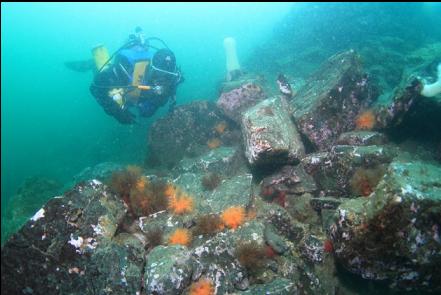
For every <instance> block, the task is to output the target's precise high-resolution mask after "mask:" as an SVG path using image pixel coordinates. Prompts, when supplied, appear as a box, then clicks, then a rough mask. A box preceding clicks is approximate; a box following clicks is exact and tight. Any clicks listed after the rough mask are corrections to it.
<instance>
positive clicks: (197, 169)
mask: <svg viewBox="0 0 441 295" xmlns="http://www.w3.org/2000/svg"><path fill="white" fill-rule="evenodd" d="M245 161H246V160H245V158H244V157H243V154H242V151H241V150H239V149H238V148H236V147H219V148H216V149H212V150H210V151H208V152H207V153H205V154H203V155H201V156H199V157H197V158H184V159H182V160H181V161H180V162H179V163H178V165H177V166H176V167H175V168H174V169H173V171H172V174H173V175H174V176H175V177H178V176H179V175H181V174H184V173H198V174H205V173H216V174H219V175H225V176H231V175H234V174H235V173H236V172H237V171H238V170H239V169H240V168H241V167H243V166H245V165H246V162H245Z"/></svg>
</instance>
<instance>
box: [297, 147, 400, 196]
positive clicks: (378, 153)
mask: <svg viewBox="0 0 441 295" xmlns="http://www.w3.org/2000/svg"><path fill="white" fill-rule="evenodd" d="M395 155H396V150H395V149H394V148H393V147H391V146H381V145H368V146H351V145H336V146H333V147H332V149H331V150H330V151H329V152H320V153H313V154H309V155H307V156H306V157H304V158H303V159H302V165H303V167H304V169H305V171H306V172H307V173H308V174H310V175H311V176H312V177H313V178H314V180H315V181H316V183H317V185H318V189H319V191H320V194H321V195H323V196H336V197H354V196H360V195H368V194H369V193H370V192H372V191H373V190H374V189H375V186H376V184H377V183H378V181H379V180H380V178H381V176H382V174H383V173H384V168H385V166H387V165H388V164H389V163H390V162H391V161H392V159H393V158H394V156H395Z"/></svg>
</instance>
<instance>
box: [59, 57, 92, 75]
mask: <svg viewBox="0 0 441 295" xmlns="http://www.w3.org/2000/svg"><path fill="white" fill-rule="evenodd" d="M64 65H65V66H66V67H67V68H68V69H71V70H72V71H75V72H81V73H84V72H88V71H94V70H95V68H96V67H95V61H94V60H93V59H88V60H79V61H66V62H65V63H64Z"/></svg>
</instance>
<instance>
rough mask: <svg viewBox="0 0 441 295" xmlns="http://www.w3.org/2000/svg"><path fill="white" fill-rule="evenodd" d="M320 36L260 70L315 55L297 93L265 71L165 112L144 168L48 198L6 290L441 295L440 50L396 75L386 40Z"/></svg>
mask: <svg viewBox="0 0 441 295" xmlns="http://www.w3.org/2000/svg"><path fill="white" fill-rule="evenodd" d="M326 5H331V7H334V8H335V9H338V10H339V11H340V10H344V9H345V8H342V7H341V6H340V5H337V4H326ZM366 5H368V4H363V5H362V6H363V7H366ZM412 6H413V7H417V6H418V5H417V4H412ZM302 7H303V6H302ZM311 7H313V8H308V9H312V12H313V13H314V14H317V15H320V14H321V13H322V12H321V9H320V8H317V7H316V6H311ZM314 7H315V8H314ZM348 7H349V8H346V9H349V10H350V11H349V12H350V13H349V12H348V14H346V17H349V16H354V15H357V13H360V12H359V11H358V12H357V11H354V10H353V9H354V6H352V5H349V6H348ZM373 7H376V6H375V5H374V6H373ZM388 7H395V6H394V4H390V6H388ZM302 9H306V8H302ZM290 17H293V18H299V15H298V14H295V13H294V14H293V15H290ZM366 17H367V18H366V19H365V21H366V22H368V23H369V22H370V21H372V19H371V17H372V14H370V13H368V14H367V16H366ZM324 21H328V22H329V21H330V20H329V19H328V18H324ZM358 21H359V20H355V19H351V22H352V23H353V22H356V23H357V22H358ZM385 21H387V19H386V20H385ZM310 22H312V23H309V24H310V25H311V27H312V28H314V27H315V28H316V27H317V26H318V24H314V20H312V19H311V20H310ZM288 27H289V26H288ZM358 29H360V28H359V27H356V28H354V32H353V33H354V34H355V33H356V32H357V30H358ZM373 29H374V30H377V31H378V30H381V28H380V27H375V28H373ZM328 30H333V28H328ZM412 32H413V33H417V32H418V29H416V28H415V29H413V30H412ZM285 33H286V32H285ZM291 33H292V32H291ZM277 34H280V35H282V36H284V35H283V31H280V32H278V33H277V32H276V36H277ZM292 34H294V33H292ZM403 34H404V33H403ZM289 36H290V37H292V38H293V40H300V39H301V38H305V36H303V37H302V36H293V35H289ZM335 36H337V37H338V36H340V37H341V35H335ZM354 36H358V35H356V34H355V35H354ZM358 37H360V36H358ZM358 37H357V38H356V39H357V40H359V39H358ZM401 37H403V36H401ZM386 39H387V38H386ZM386 39H384V40H386ZM369 40H370V41H371V42H373V40H371V39H369ZM384 40H383V41H384ZM307 41H308V42H306V41H305V44H306V45H308V46H309V47H308V48H309V51H307V50H305V51H301V52H296V53H293V54H289V52H291V51H289V48H288V47H289V46H288V45H286V46H284V45H283V44H279V45H280V51H279V52H278V54H279V55H278V56H277V58H275V59H274V60H273V62H274V64H271V65H268V64H267V62H268V58H265V59H262V60H265V62H263V63H261V64H260V66H262V67H263V68H265V67H266V68H265V69H263V72H264V73H265V74H266V75H271V73H272V70H273V69H274V68H277V69H279V68H282V67H290V71H288V74H290V73H292V72H294V71H295V69H293V68H292V67H294V66H296V67H297V66H299V65H302V64H303V63H305V62H306V61H308V59H307V58H306V57H307V56H309V58H310V59H312V60H313V61H314V62H310V63H309V68H302V71H303V72H300V73H299V75H300V76H301V77H300V79H298V80H296V81H300V80H302V81H303V82H302V83H301V85H300V84H298V85H297V84H294V89H295V90H296V91H294V93H293V96H292V98H289V99H287V98H286V97H284V96H283V95H279V93H278V92H277V87H276V84H275V83H273V84H274V85H269V83H268V84H266V83H263V80H264V79H262V75H261V74H255V73H253V72H249V73H247V74H244V75H242V76H239V77H236V79H233V80H232V81H228V82H225V83H223V84H222V85H221V88H220V94H219V97H218V100H217V102H216V103H214V102H212V101H197V102H192V103H190V104H186V105H181V106H178V107H176V108H175V110H174V111H173V112H172V113H169V114H168V115H166V116H165V117H164V118H162V119H159V120H158V121H157V122H156V123H155V124H154V125H153V126H152V127H151V129H150V130H149V134H148V138H149V154H148V156H147V159H146V163H145V165H144V167H143V168H140V167H128V168H125V167H122V166H120V165H118V164H114V163H102V164H100V165H97V166H96V167H92V168H87V169H85V170H84V171H82V172H81V173H80V174H78V175H77V176H76V178H75V179H74V181H75V185H71V186H70V188H69V190H67V191H66V192H65V193H63V194H58V196H56V197H53V195H51V192H50V191H46V192H44V193H45V194H46V193H47V195H48V196H47V199H48V200H49V201H48V202H47V203H46V204H45V205H44V206H43V207H42V208H41V209H40V210H37V209H38V208H34V209H33V211H36V212H35V214H34V215H33V217H31V218H30V219H27V221H26V223H25V224H24V226H22V227H21V229H20V230H18V231H17V232H16V233H15V234H13V235H12V236H11V237H10V238H9V240H8V241H7V242H6V243H5V245H4V246H3V247H2V259H1V268H2V275H1V277H2V282H1V283H2V288H1V290H2V291H1V292H2V294H54V293H56V294H140V295H141V294H192V295H193V294H299V295H300V294H342V295H351V294H354V295H355V294H401V293H404V294H406V292H408V291H409V292H417V293H418V294H419V292H429V293H439V292H441V279H440V276H439V265H440V262H441V260H440V259H441V257H440V253H441V239H440V226H441V224H440V221H441V198H440V196H441V165H440V163H441V162H440V161H441V152H440V149H441V138H440V133H439V132H438V131H433V130H432V131H428V132H425V136H426V137H425V138H424V140H423V139H422V138H421V137H414V136H413V135H414V133H412V132H411V131H412V130H413V131H415V129H412V128H417V127H421V126H424V128H427V129H430V128H431V129H436V130H437V128H436V127H438V126H441V125H440V124H439V123H438V122H439V118H441V115H440V114H441V112H440V111H439V110H440V108H439V101H441V99H440V97H439V96H438V97H434V98H433V99H431V100H428V99H427V98H424V97H422V96H421V95H420V90H421V87H422V84H423V83H424V79H423V78H422V77H432V76H433V75H434V71H435V67H434V65H436V64H437V63H438V62H439V56H441V55H440V54H439V51H438V50H439V49H438V47H437V46H426V45H424V47H421V48H425V49H421V48H420V49H419V50H422V51H419V52H420V53H419V54H420V56H424V59H423V60H421V59H419V58H418V56H417V55H415V52H416V50H417V49H415V48H413V47H412V46H411V45H409V48H408V47H406V50H405V51H404V53H403V55H399V56H395V57H396V58H397V60H402V59H404V58H405V59H406V60H407V61H412V62H414V65H411V66H409V67H408V68H407V70H406V71H404V72H403V73H402V75H400V78H399V79H398V78H394V79H390V78H389V79H386V76H387V75H386V73H389V72H388V70H387V69H386V68H387V67H389V64H385V65H384V66H381V65H378V64H375V63H374V62H373V60H374V56H370V57H369V54H370V53H371V52H372V50H374V49H373V48H370V49H369V50H368V48H364V47H362V48H361V50H348V49H349V47H350V46H349V45H350V44H351V43H350V42H349V41H347V40H344V42H343V41H342V43H341V44H334V47H333V46H326V47H325V48H327V49H328V51H327V52H323V51H320V48H317V47H313V46H312V47H311V44H312V43H311V42H313V40H309V39H308V40H307ZM296 42H298V41H293V42H292V43H293V44H297V45H298V46H301V45H302V43H296ZM320 42H323V44H327V43H326V42H328V43H329V42H332V39H329V38H323V40H321V41H320ZM384 44H386V45H384V46H388V45H387V44H389V45H390V44H394V45H390V46H392V47H393V46H396V44H399V42H398V41H397V40H389V43H387V42H385V43H384ZM306 45H304V46H306ZM317 46H318V45H317ZM337 49H338V52H333V51H334V50H337ZM358 49H360V48H358ZM383 49H384V48H383ZM383 49H382V50H379V51H380V54H386V53H385V52H386V51H387V50H383ZM334 53H335V54H334ZM389 53H390V52H388V54H389ZM423 53H424V55H423ZM269 56H271V55H270V53H269ZM404 56H405V57H404ZM366 57H369V58H368V62H366V61H364V59H366ZM283 58H285V59H283ZM303 58H305V59H303ZM416 64H419V66H416ZM250 69H252V70H256V69H255V68H250ZM260 70H262V69H260ZM256 71H257V70H256ZM393 71H398V72H400V70H399V69H397V68H394V69H393ZM400 73H401V72H400ZM296 86H299V87H296ZM437 120H438V121H437ZM409 126H413V127H409ZM424 130H425V129H424ZM416 133H418V132H416ZM30 216H32V214H31V215H30ZM30 216H29V217H30ZM354 282H356V283H354ZM354 284H355V286H354ZM357 284H358V285H357ZM409 294H414V293H409Z"/></svg>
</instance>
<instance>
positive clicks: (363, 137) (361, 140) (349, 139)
mask: <svg viewBox="0 0 441 295" xmlns="http://www.w3.org/2000/svg"><path fill="white" fill-rule="evenodd" d="M386 143H387V138H386V136H385V135H384V134H383V133H379V132H375V131H350V132H345V133H342V134H340V136H339V138H338V139H337V142H336V144H337V145H384V144H386Z"/></svg>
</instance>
